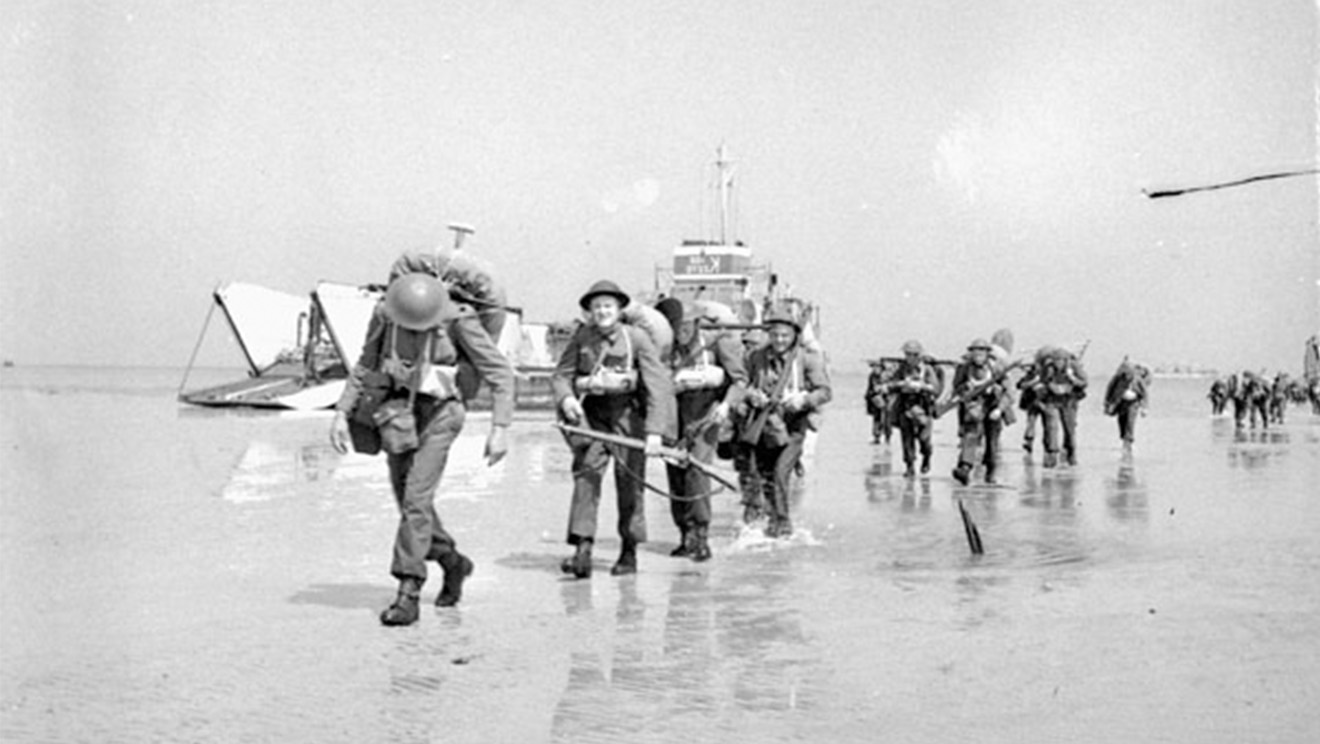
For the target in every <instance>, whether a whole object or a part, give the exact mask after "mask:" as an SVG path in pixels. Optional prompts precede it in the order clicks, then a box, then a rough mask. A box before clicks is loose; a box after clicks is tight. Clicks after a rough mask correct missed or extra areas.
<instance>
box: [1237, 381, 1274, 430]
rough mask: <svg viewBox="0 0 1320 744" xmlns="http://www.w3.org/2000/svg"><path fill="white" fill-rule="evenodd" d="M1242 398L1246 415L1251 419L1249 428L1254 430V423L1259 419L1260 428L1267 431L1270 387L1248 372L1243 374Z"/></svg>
mask: <svg viewBox="0 0 1320 744" xmlns="http://www.w3.org/2000/svg"><path fill="white" fill-rule="evenodd" d="M1242 397H1243V400H1244V402H1245V404H1246V413H1247V415H1248V416H1249V417H1250V419H1251V428H1253V429H1254V428H1256V421H1257V419H1259V420H1260V425H1261V428H1264V429H1268V428H1269V426H1270V386H1269V383H1267V382H1266V381H1265V378H1264V377H1262V376H1260V375H1258V374H1256V373H1255V372H1252V371H1250V370H1248V371H1246V372H1243V373H1242ZM1240 425H1241V424H1240V423H1239V426H1240Z"/></svg>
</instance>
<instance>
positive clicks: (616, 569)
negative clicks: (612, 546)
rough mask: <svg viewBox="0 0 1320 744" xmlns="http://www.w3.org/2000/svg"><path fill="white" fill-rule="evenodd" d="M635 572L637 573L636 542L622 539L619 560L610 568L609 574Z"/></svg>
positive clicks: (617, 574)
mask: <svg viewBox="0 0 1320 744" xmlns="http://www.w3.org/2000/svg"><path fill="white" fill-rule="evenodd" d="M635 573H637V543H635V542H632V541H631V540H624V541H623V549H622V550H620V551H619V560H617V561H615V563H614V565H613V566H612V567H611V568H610V576H627V575H628V574H635Z"/></svg>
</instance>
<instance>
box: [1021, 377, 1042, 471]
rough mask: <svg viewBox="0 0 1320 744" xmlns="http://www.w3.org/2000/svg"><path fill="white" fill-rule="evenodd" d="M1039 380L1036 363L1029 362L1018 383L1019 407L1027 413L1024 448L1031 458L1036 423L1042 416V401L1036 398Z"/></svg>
mask: <svg viewBox="0 0 1320 744" xmlns="http://www.w3.org/2000/svg"><path fill="white" fill-rule="evenodd" d="M1039 380H1040V375H1039V374H1038V373H1037V371H1036V365H1034V364H1028V365H1025V366H1024V367H1023V375H1022V379H1021V380H1018V383H1017V388H1018V390H1019V391H1021V392H1022V395H1021V397H1019V398H1018V408H1019V409H1021V410H1023V411H1025V412H1026V414H1027V422H1026V431H1024V432H1022V450H1023V451H1024V452H1026V453H1027V459H1030V456H1031V450H1032V449H1033V448H1034V446H1035V441H1036V424H1037V422H1039V421H1040V420H1041V416H1042V414H1041V410H1040V401H1038V400H1036V383H1037V382H1038V381H1039ZM1042 428H1043V427H1042Z"/></svg>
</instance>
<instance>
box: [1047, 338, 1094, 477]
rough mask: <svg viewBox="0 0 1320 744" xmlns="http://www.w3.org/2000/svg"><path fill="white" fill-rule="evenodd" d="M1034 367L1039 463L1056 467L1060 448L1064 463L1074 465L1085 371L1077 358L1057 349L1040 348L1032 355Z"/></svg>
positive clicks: (1083, 395)
mask: <svg viewBox="0 0 1320 744" xmlns="http://www.w3.org/2000/svg"><path fill="white" fill-rule="evenodd" d="M1036 366H1037V368H1039V369H1040V380H1039V382H1038V383H1037V384H1036V396H1037V400H1038V401H1039V402H1040V406H1041V412H1042V414H1043V416H1044V421H1045V460H1044V462H1043V463H1042V464H1043V465H1044V466H1045V467H1047V468H1052V467H1055V466H1056V465H1058V464H1059V452H1060V449H1062V452H1063V458H1064V462H1065V463H1067V464H1068V465H1076V464H1077V403H1078V401H1080V400H1082V399H1083V398H1085V397H1086V383H1087V380H1086V371H1085V370H1084V369H1083V368H1082V362H1081V360H1080V359H1078V358H1077V355H1075V354H1073V353H1072V352H1070V351H1067V350H1065V349H1060V348H1057V347H1045V348H1043V349H1041V351H1040V352H1039V353H1038V354H1037V355H1036ZM1060 433H1062V435H1063V436H1062V439H1063V441H1062V442H1060V441H1059V440H1060V436H1059V435H1060Z"/></svg>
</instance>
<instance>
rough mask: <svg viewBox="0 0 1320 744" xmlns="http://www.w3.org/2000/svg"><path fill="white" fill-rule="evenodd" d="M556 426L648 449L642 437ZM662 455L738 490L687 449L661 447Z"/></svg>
mask: <svg viewBox="0 0 1320 744" xmlns="http://www.w3.org/2000/svg"><path fill="white" fill-rule="evenodd" d="M554 426H555V428H557V429H559V430H560V431H562V432H564V433H566V434H581V435H582V436H584V437H590V438H592V439H598V440H600V441H602V442H609V443H610V444H617V445H620V446H622V447H630V448H632V449H646V442H644V441H642V440H640V439H634V438H632V437H625V436H623V435H621V434H611V433H609V432H606V431H596V430H595V429H588V428H586V427H583V426H570V425H569V424H561V423H558V422H556V423H555V424H554ZM660 456H661V457H663V458H665V459H666V460H671V461H673V462H675V463H677V464H678V465H680V466H682V467H685V468H696V469H697V470H700V471H701V472H702V473H704V474H705V475H707V476H709V477H710V478H712V479H714V480H716V481H719V483H720V485H722V486H724V487H725V488H728V489H730V490H732V491H738V486H737V485H735V484H733V483H730V482H729V481H728V480H727V479H726V478H725V477H724V476H722V475H720V473H719V471H718V470H716V469H715V468H713V467H711V466H710V465H707V464H706V463H704V462H701V461H700V460H694V459H692V455H691V453H689V452H688V451H687V450H681V449H674V448H673V447H661V448H660Z"/></svg>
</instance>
